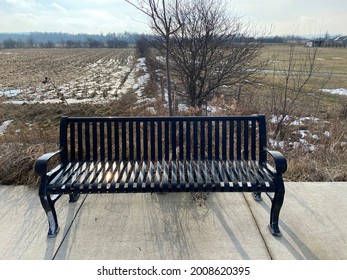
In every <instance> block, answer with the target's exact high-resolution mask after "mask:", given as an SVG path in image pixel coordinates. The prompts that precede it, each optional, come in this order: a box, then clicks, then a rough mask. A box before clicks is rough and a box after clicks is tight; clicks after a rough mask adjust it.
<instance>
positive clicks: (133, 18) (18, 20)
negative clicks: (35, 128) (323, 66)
mask: <svg viewBox="0 0 347 280" xmlns="http://www.w3.org/2000/svg"><path fill="white" fill-rule="evenodd" d="M230 5H231V7H232V8H233V9H234V12H236V13H237V14H238V15H240V16H242V17H244V18H245V19H247V21H248V20H249V21H252V22H254V23H256V24H257V26H261V27H264V28H266V29H267V30H270V29H271V35H302V34H305V35H306V34H313V35H321V34H325V33H326V32H328V33H329V34H344V35H347V0H234V1H233V0H231V1H230ZM30 31H40V32H46V31H47V32H69V33H88V34H100V33H101V32H102V33H104V34H107V33H109V32H112V33H113V32H115V33H119V32H124V31H129V32H138V33H149V28H148V26H147V19H146V17H145V16H144V15H143V14H141V13H140V12H139V11H137V10H136V9H135V8H134V7H132V6H131V5H130V4H128V3H127V2H125V0H0V32H30Z"/></svg>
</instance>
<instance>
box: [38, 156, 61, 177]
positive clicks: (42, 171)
mask: <svg viewBox="0 0 347 280" xmlns="http://www.w3.org/2000/svg"><path fill="white" fill-rule="evenodd" d="M59 154H61V150H59V151H55V152H51V153H47V154H44V155H42V156H40V157H39V158H38V159H37V160H36V162H35V172H36V173H37V174H38V175H39V176H44V175H46V174H47V166H48V162H49V161H50V160H51V159H52V158H53V157H55V156H57V155H59Z"/></svg>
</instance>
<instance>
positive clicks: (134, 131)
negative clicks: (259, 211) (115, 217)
mask: <svg viewBox="0 0 347 280" xmlns="http://www.w3.org/2000/svg"><path fill="white" fill-rule="evenodd" d="M266 143H267V140H266V122H265V116H264V115H253V116H237V117H235V116H231V117H141V118H140V117H127V118H117V117H110V118H105V117H91V118H85V117H83V118H82V117H62V118H61V121H60V149H59V150H58V151H55V152H51V153H47V154H44V155H42V156H41V157H39V158H38V159H37V161H36V163H35V171H36V173H37V174H38V175H39V176H40V177H41V180H40V186H39V196H40V200H41V204H42V207H43V208H44V210H45V213H46V215H47V219H48V225H49V229H48V237H55V236H56V235H57V233H58V231H59V224H58V218H57V214H56V210H55V203H56V201H57V200H58V199H59V198H60V197H61V196H62V195H63V194H68V195H69V196H70V202H76V201H77V199H78V197H79V195H80V194H81V193H128V192H143V193H152V192H251V193H252V194H253V197H254V199H255V200H256V201H260V200H262V198H261V193H266V194H267V195H268V197H269V198H270V200H271V203H272V206H271V210H270V224H269V228H270V230H271V233H272V234H273V235H274V236H281V232H280V230H279V226H278V223H279V214H280V210H281V207H282V204H283V200H284V194H285V188H284V182H283V178H282V175H283V173H285V171H286V170H287V161H286V159H285V157H284V156H283V155H282V154H281V153H280V152H277V151H270V150H268V149H267V147H266ZM268 155H269V156H270V157H271V158H272V160H273V164H272V165H270V163H269V162H268V160H267V156H268ZM56 157H58V159H59V164H57V165H56V166H55V167H53V168H52V169H50V170H48V169H49V162H50V161H51V160H52V159H53V158H56ZM112 164H113V166H118V167H119V166H121V169H122V170H120V171H119V172H120V173H119V174H121V173H122V176H121V175H119V176H118V177H117V178H118V179H117V180H116V179H114V180H115V181H113V182H111V180H109V181H107V180H106V177H105V174H106V171H105V170H106V169H107V170H108V172H109V173H111V174H112V176H113V177H114V178H115V177H116V175H115V173H116V171H115V169H112V168H111V167H110V166H111V165H112ZM81 166H84V169H83V168H82V167H81ZM86 166H87V167H86ZM90 166H93V168H91V167H90ZM96 166H99V167H98V168H97V167H96ZM106 166H107V168H106ZM141 166H142V167H141ZM127 167H128V169H127ZM86 168H87V169H88V168H89V171H88V170H87V171H85V169H86ZM136 168H138V169H136ZM141 168H142V169H141ZM82 169H83V170H84V171H83V172H84V174H82ZM92 169H93V171H92ZM111 170H112V172H110V171H111ZM118 170H119V169H118ZM144 170H146V171H144ZM93 172H94V175H93V176H92V175H91V174H93ZM67 174H68V175H67ZM117 174H118V173H117ZM64 176H65V177H64ZM83 176H84V177H85V178H84V179H83V180H82V179H81V178H82V177H83ZM112 176H111V177H112ZM63 177H64V178H65V179H63ZM203 178H204V179H203ZM64 180H65V181H64Z"/></svg>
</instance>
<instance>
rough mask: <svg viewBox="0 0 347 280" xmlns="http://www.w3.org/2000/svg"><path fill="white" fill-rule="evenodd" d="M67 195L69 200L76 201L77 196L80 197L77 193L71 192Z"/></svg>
mask: <svg viewBox="0 0 347 280" xmlns="http://www.w3.org/2000/svg"><path fill="white" fill-rule="evenodd" d="M69 196H70V200H69V202H76V201H77V200H78V198H79V197H80V194H79V193H72V194H69Z"/></svg>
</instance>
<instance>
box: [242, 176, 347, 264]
mask: <svg viewBox="0 0 347 280" xmlns="http://www.w3.org/2000/svg"><path fill="white" fill-rule="evenodd" d="M285 187H286V194H285V198H284V204H283V207H282V210H281V213H280V224H279V226H280V230H281V232H282V237H279V238H274V237H273V236H272V235H271V233H270V231H269V230H268V229H267V228H266V226H265V225H264V219H268V218H269V211H270V207H271V203H270V201H269V199H268V198H267V197H266V196H265V195H264V196H263V201H262V202H259V203H258V202H255V201H254V200H253V199H252V198H251V197H250V196H246V197H247V201H248V203H249V205H250V209H251V211H252V212H253V215H254V217H255V219H256V221H257V224H258V225H259V229H260V232H261V234H262V235H263V237H264V240H265V242H266V244H267V247H268V249H269V252H270V254H271V257H272V258H273V259H282V260H287V259H310V260H317V259H321V260H346V259H347V215H346V213H347V204H346V201H347V183H346V182H344V183H328V182H324V183H307V182H305V183H292V182H287V183H285ZM259 206H260V207H259Z"/></svg>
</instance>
